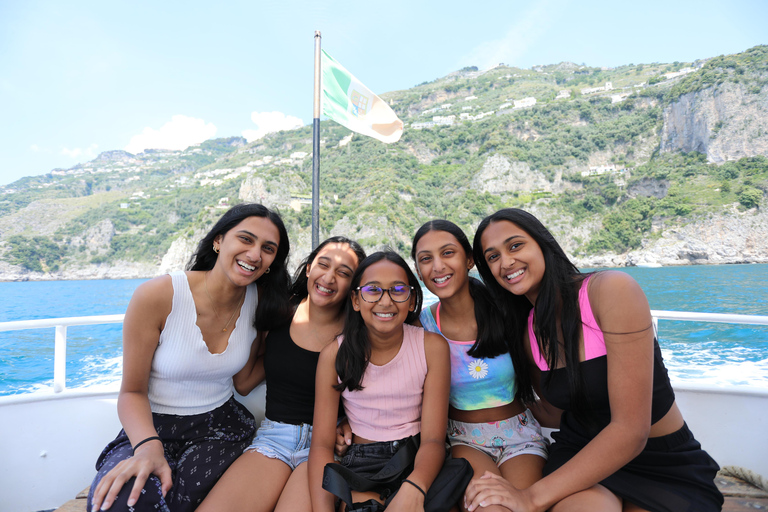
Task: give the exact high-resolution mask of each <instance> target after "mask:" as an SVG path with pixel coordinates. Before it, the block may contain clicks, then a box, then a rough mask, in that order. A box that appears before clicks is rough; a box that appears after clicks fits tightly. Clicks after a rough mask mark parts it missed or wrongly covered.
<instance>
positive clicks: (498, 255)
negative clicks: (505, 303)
mask: <svg viewBox="0 0 768 512" xmlns="http://www.w3.org/2000/svg"><path fill="white" fill-rule="evenodd" d="M480 241H481V244H482V247H483V257H484V258H485V261H486V263H487V265H488V268H489V269H490V271H491V273H492V274H493V276H494V277H495V278H496V281H497V282H498V283H499V284H500V285H501V286H502V287H503V288H504V289H505V290H507V291H509V292H510V293H513V294H515V295H525V297H526V298H527V299H528V300H529V301H530V302H531V304H535V303H536V297H537V296H538V294H539V288H540V287H541V280H542V279H543V278H544V270H545V264H544V255H543V254H542V252H541V247H539V244H538V243H536V241H535V240H534V239H533V238H531V236H530V235H529V234H528V233H527V232H526V231H523V230H522V229H521V228H520V227H519V226H518V225H517V224H514V223H512V222H509V221H506V220H500V221H496V222H491V223H490V224H489V225H488V227H487V228H486V229H485V231H483V234H482V236H481V238H480Z"/></svg>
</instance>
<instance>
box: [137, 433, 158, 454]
mask: <svg viewBox="0 0 768 512" xmlns="http://www.w3.org/2000/svg"><path fill="white" fill-rule="evenodd" d="M155 439H157V440H158V441H160V442H161V443H162V442H163V440H162V439H160V436H151V437H148V438H146V439H144V440H143V441H139V442H138V443H136V446H134V447H133V455H136V450H137V449H138V448H139V446H141V445H143V444H144V443H148V442H149V441H154V440H155Z"/></svg>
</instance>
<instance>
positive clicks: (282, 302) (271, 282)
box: [187, 203, 291, 331]
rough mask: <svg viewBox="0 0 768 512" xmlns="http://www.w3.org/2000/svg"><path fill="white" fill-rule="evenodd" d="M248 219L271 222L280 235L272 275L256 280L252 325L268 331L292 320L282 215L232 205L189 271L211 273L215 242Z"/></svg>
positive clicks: (253, 206)
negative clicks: (256, 291) (256, 296)
mask: <svg viewBox="0 0 768 512" xmlns="http://www.w3.org/2000/svg"><path fill="white" fill-rule="evenodd" d="M248 217H264V218H266V219H269V220H270V222H272V224H274V225H275V227H276V228H277V231H278V233H279V234H280V243H279V244H278V246H277V253H276V254H275V259H274V261H273V262H272V264H271V265H270V266H269V273H264V274H262V275H261V277H259V278H258V279H257V280H256V284H257V285H258V287H259V304H258V306H256V312H255V315H254V321H253V325H254V326H255V327H256V329H258V330H259V331H262V330H265V331H269V330H271V329H273V328H274V327H277V326H279V325H281V324H282V323H284V322H285V321H286V319H287V318H290V314H291V306H290V304H289V301H288V299H289V295H288V287H289V286H290V284H291V281H290V276H289V275H288V270H287V269H286V263H287V259H288V253H289V252H290V250H291V244H290V242H289V241H288V232H287V231H286V229H285V225H284V224H283V220H282V219H281V218H280V215H279V214H277V213H276V212H273V211H272V210H270V209H269V208H267V207H266V206H262V205H260V204H257V203H242V204H238V205H235V206H233V207H232V208H230V209H229V210H227V212H226V213H225V214H224V215H222V216H221V218H220V219H219V220H218V221H217V222H216V224H214V225H213V227H212V228H211V230H210V231H209V232H208V234H207V235H205V237H203V239H202V240H200V243H199V244H198V245H197V250H195V253H194V254H193V255H192V257H191V258H190V259H189V262H188V263H187V270H211V269H212V268H213V267H214V266H215V265H216V259H217V258H218V254H217V253H216V252H214V250H213V241H214V240H215V239H216V237H218V236H219V235H221V236H224V235H225V234H226V233H227V232H228V231H229V230H230V229H232V228H234V227H235V226H237V225H238V224H240V223H241V222H242V221H244V220H245V219H247V218H248Z"/></svg>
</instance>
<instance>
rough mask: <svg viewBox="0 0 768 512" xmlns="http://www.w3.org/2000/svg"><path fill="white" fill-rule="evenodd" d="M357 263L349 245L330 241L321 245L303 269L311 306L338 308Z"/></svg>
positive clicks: (347, 292)
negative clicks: (304, 269)
mask: <svg viewBox="0 0 768 512" xmlns="http://www.w3.org/2000/svg"><path fill="white" fill-rule="evenodd" d="M359 263H360V262H359V261H357V255H356V254H355V251H354V250H352V248H351V247H350V246H349V244H345V243H336V242H332V243H328V244H326V245H325V246H323V248H322V249H320V252H318V253H317V256H315V259H314V260H313V261H312V263H310V264H309V265H307V270H306V272H307V293H308V296H309V300H310V301H311V302H312V304H314V305H317V306H338V307H341V305H342V304H343V301H344V300H346V298H347V295H348V294H349V286H350V283H351V281H352V274H354V273H355V269H356V268H357V265H358V264H359Z"/></svg>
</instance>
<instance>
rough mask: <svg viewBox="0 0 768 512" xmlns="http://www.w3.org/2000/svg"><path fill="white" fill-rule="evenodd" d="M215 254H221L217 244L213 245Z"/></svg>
mask: <svg viewBox="0 0 768 512" xmlns="http://www.w3.org/2000/svg"><path fill="white" fill-rule="evenodd" d="M213 252H215V253H216V254H219V248H218V247H216V244H213Z"/></svg>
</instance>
